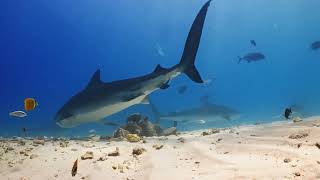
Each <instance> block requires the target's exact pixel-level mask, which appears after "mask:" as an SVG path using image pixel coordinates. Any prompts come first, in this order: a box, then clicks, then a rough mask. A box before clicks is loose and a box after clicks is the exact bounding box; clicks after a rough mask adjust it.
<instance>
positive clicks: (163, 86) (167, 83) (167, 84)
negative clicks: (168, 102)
mask: <svg viewBox="0 0 320 180" xmlns="http://www.w3.org/2000/svg"><path fill="white" fill-rule="evenodd" d="M168 87H170V85H169V81H167V82H165V83H163V84H162V85H161V86H160V89H167V88H168Z"/></svg>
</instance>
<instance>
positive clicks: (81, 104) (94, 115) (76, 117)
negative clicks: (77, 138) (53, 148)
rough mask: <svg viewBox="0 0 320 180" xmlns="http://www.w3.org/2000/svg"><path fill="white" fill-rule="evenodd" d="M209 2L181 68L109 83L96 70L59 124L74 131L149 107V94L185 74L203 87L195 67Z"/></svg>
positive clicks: (57, 118)
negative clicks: (137, 107)
mask: <svg viewBox="0 0 320 180" xmlns="http://www.w3.org/2000/svg"><path fill="white" fill-rule="evenodd" d="M210 1H211V0H209V1H208V2H206V3H205V4H204V5H203V7H202V8H201V10H200V11H199V13H198V14H197V16H196V18H195V20H194V22H193V24H192V26H191V29H190V31H189V34H188V37H187V40H186V42H185V46H184V50H183V54H182V57H181V60H180V62H179V63H178V64H176V65H174V66H173V67H171V68H163V67H161V66H160V65H157V67H156V68H155V69H154V71H153V72H151V73H149V74H147V75H144V76H140V77H135V78H130V79H124V80H117V81H112V82H107V83H105V82H102V81H101V79H100V70H97V71H96V72H95V73H94V74H93V76H92V78H91V80H90V81H89V83H88V85H87V86H86V87H85V88H84V89H83V90H82V91H80V92H79V93H77V94H76V95H74V96H72V97H71V98H70V99H69V100H68V101H67V102H66V103H65V104H64V105H63V106H62V107H61V109H60V110H59V111H58V112H57V113H56V115H55V117H54V119H55V121H56V124H57V125H59V126H60V127H63V128H72V127H75V126H78V125H81V124H84V123H90V122H97V121H100V120H102V119H104V118H105V117H107V116H110V115H112V114H115V113H117V112H119V111H122V110H124V109H126V108H128V107H130V106H133V105H136V104H141V103H142V104H145V103H148V95H149V94H151V93H152V92H154V91H156V90H158V89H166V88H168V87H169V81H170V80H171V79H173V78H175V77H177V76H178V75H180V74H182V73H184V74H186V75H187V76H188V77H189V78H190V79H191V80H192V81H194V82H196V83H203V80H202V78H201V76H200V74H199V72H198V70H197V69H196V67H195V65H194V63H195V59H196V55H197V51H198V48H199V44H200V39H201V34H202V29H203V25H204V21H205V17H206V14H207V10H208V7H209V5H210Z"/></svg>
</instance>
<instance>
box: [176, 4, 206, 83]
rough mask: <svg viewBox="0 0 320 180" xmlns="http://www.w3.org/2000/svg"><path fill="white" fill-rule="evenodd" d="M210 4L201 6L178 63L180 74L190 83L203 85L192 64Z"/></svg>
mask: <svg viewBox="0 0 320 180" xmlns="http://www.w3.org/2000/svg"><path fill="white" fill-rule="evenodd" d="M210 2H211V0H209V1H208V2H207V3H205V4H204V5H203V7H202V8H201V10H200V11H199V13H198V15H197V16H196V18H195V20H194V21H193V23H192V26H191V29H190V31H189V34H188V37H187V40H186V43H185V46H184V50H183V54H182V57H181V60H180V63H179V65H180V66H181V67H182V72H183V73H185V74H186V75H187V76H188V77H189V78H190V79H191V80H192V81H194V82H196V83H203V80H202V78H201V76H200V74H199V72H198V70H197V68H196V67H195V65H194V63H195V59H196V55H197V51H198V48H199V44H200V39H201V34H202V29H203V25H204V21H205V18H206V15H207V10H208V7H209V5H210Z"/></svg>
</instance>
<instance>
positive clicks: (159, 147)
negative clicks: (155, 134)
mask: <svg viewBox="0 0 320 180" xmlns="http://www.w3.org/2000/svg"><path fill="white" fill-rule="evenodd" d="M152 147H153V148H155V149H156V150H159V149H161V148H163V145H162V144H161V145H159V144H155V145H153V146H152Z"/></svg>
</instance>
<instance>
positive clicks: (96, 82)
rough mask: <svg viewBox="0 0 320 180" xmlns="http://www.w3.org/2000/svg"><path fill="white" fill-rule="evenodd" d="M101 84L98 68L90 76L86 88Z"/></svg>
mask: <svg viewBox="0 0 320 180" xmlns="http://www.w3.org/2000/svg"><path fill="white" fill-rule="evenodd" d="M100 84H102V81H101V79H100V69H98V70H97V71H96V72H95V73H94V74H93V75H92V77H91V79H90V81H89V83H88V85H87V87H86V88H92V87H96V86H98V85H100Z"/></svg>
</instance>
